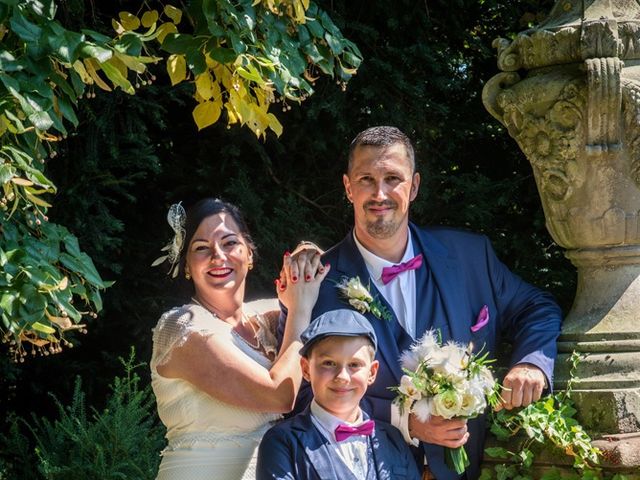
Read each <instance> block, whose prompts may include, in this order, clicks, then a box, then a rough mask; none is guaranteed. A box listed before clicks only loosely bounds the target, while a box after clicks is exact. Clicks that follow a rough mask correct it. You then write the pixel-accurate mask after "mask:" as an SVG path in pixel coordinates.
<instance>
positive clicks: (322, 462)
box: [291, 407, 338, 480]
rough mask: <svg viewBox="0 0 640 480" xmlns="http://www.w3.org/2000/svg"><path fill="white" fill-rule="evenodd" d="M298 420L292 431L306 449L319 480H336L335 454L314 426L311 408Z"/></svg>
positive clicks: (299, 416)
mask: <svg viewBox="0 0 640 480" xmlns="http://www.w3.org/2000/svg"><path fill="white" fill-rule="evenodd" d="M298 419H299V421H298V422H297V423H295V424H293V425H292V426H291V430H292V431H293V434H294V435H295V436H296V438H297V439H298V442H299V443H300V445H302V446H303V447H304V452H305V454H306V456H307V459H308V460H309V464H310V465H311V467H312V468H313V469H314V470H315V472H316V475H317V478H318V479H319V480H335V479H336V478H338V475H337V473H336V471H335V468H334V465H333V463H332V462H331V459H332V458H333V457H334V453H332V452H331V450H330V449H329V447H328V445H329V442H327V439H326V438H324V437H323V436H322V434H321V433H320V432H319V431H318V429H317V428H316V426H315V425H314V424H313V421H312V420H311V412H310V409H309V407H307V408H306V410H305V411H304V412H303V413H302V414H300V415H298Z"/></svg>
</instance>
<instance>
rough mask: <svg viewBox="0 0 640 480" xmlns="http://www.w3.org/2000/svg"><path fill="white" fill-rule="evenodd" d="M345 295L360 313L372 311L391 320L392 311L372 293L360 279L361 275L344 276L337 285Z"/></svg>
mask: <svg viewBox="0 0 640 480" xmlns="http://www.w3.org/2000/svg"><path fill="white" fill-rule="evenodd" d="M336 287H337V288H338V290H340V293H341V294H342V296H343V297H345V298H346V299H347V301H348V302H349V305H351V306H352V307H353V308H355V309H356V310H357V311H359V312H360V313H363V314H364V313H367V312H371V313H373V314H374V315H375V316H376V317H378V318H381V319H383V320H391V318H392V317H391V312H389V310H388V309H387V308H386V307H385V306H384V305H382V303H380V301H379V300H378V299H376V298H374V296H373V295H371V292H370V291H369V289H368V288H367V287H365V286H364V285H363V284H362V282H361V281H360V278H359V277H351V278H347V277H342V280H341V281H340V282H339V283H338V284H337V285H336Z"/></svg>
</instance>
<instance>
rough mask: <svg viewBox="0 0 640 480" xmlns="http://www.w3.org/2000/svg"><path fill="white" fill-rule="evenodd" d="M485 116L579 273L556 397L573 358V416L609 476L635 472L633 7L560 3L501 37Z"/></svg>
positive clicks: (637, 20) (637, 214) (637, 186)
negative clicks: (521, 162) (514, 154)
mask: <svg viewBox="0 0 640 480" xmlns="http://www.w3.org/2000/svg"><path fill="white" fill-rule="evenodd" d="M494 46H495V47H496V48H497V49H498V67H499V69H500V70H501V71H502V72H501V73H499V74H497V75H496V76H494V77H493V78H491V79H490V80H489V81H488V82H487V83H486V85H485V88H484V91H483V101H484V104H485V107H486V108H487V110H488V111H489V112H490V113H491V114H492V115H493V116H494V117H495V118H496V119H498V121H499V122H500V123H502V124H503V125H504V126H505V127H506V128H507V129H508V132H509V134H510V135H511V136H512V137H513V138H514V139H515V140H516V142H517V143H518V146H519V147H520V149H521V150H522V151H523V152H524V154H525V155H526V156H527V158H528V160H529V162H530V163H531V166H532V168H533V173H534V177H535V181H536V184H537V187H538V191H539V193H540V197H541V199H542V206H543V209H544V213H545V218H546V225H547V229H548V230H549V232H550V234H551V236H552V237H553V239H554V240H555V242H556V243H558V245H560V246H562V247H563V248H564V249H566V256H567V257H568V258H569V259H570V260H571V262H572V263H573V264H574V265H575V266H576V268H577V272H578V287H577V292H576V297H575V300H574V304H573V307H572V308H571V311H570V312H569V313H568V315H567V317H566V319H565V321H564V323H563V327H562V334H561V336H560V339H559V344H558V346H559V351H560V356H559V358H558V361H557V364H556V365H557V366H556V378H555V381H554V385H555V387H556V388H563V387H565V386H566V384H567V380H568V376H569V365H568V363H567V362H566V361H565V360H566V359H567V357H568V356H570V355H571V353H572V352H573V351H576V352H578V353H580V354H582V357H583V359H582V361H581V363H580V365H579V367H578V370H577V378H576V379H575V383H574V392H575V394H574V399H575V400H576V403H577V404H578V412H579V419H580V421H581V422H582V424H583V425H584V426H585V427H586V428H587V429H588V430H589V432H590V433H591V434H592V436H594V437H595V438H599V439H600V440H598V441H597V442H596V443H598V444H599V446H601V447H604V449H605V450H606V455H605V458H606V465H607V467H608V468H610V469H612V470H618V471H625V472H632V473H636V474H637V473H638V472H640V1H637V0H591V1H590V0H561V1H559V2H557V3H556V5H555V6H554V7H553V9H552V11H551V13H550V15H549V17H548V18H547V20H546V21H545V22H544V23H542V24H541V25H539V26H538V27H536V28H533V29H531V30H527V31H525V32H522V33H520V34H518V35H517V37H516V38H515V39H514V40H513V41H508V40H505V39H498V40H496V41H495V42H494Z"/></svg>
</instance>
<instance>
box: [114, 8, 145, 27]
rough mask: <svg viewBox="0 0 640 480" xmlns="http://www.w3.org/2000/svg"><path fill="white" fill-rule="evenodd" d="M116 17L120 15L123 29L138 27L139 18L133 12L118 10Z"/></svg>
mask: <svg viewBox="0 0 640 480" xmlns="http://www.w3.org/2000/svg"><path fill="white" fill-rule="evenodd" d="M118 17H120V24H121V25H122V26H123V27H124V29H125V30H137V29H138V28H140V19H139V18H138V17H136V16H135V15H134V14H133V13H129V12H120V13H119V14H118Z"/></svg>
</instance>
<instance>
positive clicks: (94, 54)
mask: <svg viewBox="0 0 640 480" xmlns="http://www.w3.org/2000/svg"><path fill="white" fill-rule="evenodd" d="M80 54H81V55H82V56H83V57H90V58H95V59H96V60H97V61H98V62H99V63H104V62H106V61H107V60H109V59H110V58H111V57H112V56H113V52H112V51H111V50H109V49H108V48H105V47H101V46H99V45H96V44H95V43H91V42H83V43H82V45H81V46H80Z"/></svg>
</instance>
